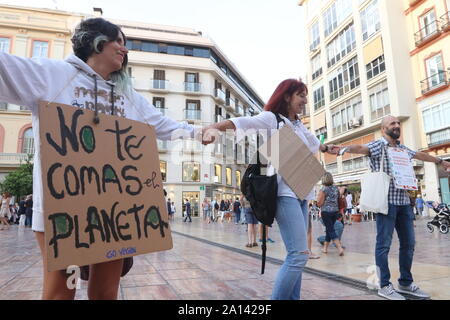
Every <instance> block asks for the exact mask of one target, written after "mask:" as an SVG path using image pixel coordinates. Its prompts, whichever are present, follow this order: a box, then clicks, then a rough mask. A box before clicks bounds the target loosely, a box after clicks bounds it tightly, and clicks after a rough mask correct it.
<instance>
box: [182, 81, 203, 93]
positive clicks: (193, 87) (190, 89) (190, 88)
mask: <svg viewBox="0 0 450 320" xmlns="http://www.w3.org/2000/svg"><path fill="white" fill-rule="evenodd" d="M201 88H202V84H201V83H199V82H185V83H184V91H185V92H186V93H200V91H201Z"/></svg>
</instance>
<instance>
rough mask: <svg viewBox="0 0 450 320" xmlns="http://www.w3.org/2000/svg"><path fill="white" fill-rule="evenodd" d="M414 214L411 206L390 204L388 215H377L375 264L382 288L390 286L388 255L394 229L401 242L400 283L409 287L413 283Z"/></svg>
mask: <svg viewBox="0 0 450 320" xmlns="http://www.w3.org/2000/svg"><path fill="white" fill-rule="evenodd" d="M413 218H414V213H413V212H412V208H411V206H410V205H404V206H396V205H391V204H389V211H388V214H387V215H383V214H377V244H376V247H375V262H376V265H377V267H378V268H379V278H380V287H384V286H387V285H389V283H390V278H391V273H390V272H389V265H388V255H389V249H390V248H391V243H392V235H393V233H394V228H395V230H397V235H398V240H399V242H400V254H399V265H400V278H399V279H398V283H399V284H400V285H402V286H409V285H410V284H411V283H412V282H413V277H412V274H411V267H412V262H413V256H414V245H415V236H414V225H413ZM378 268H377V269H378Z"/></svg>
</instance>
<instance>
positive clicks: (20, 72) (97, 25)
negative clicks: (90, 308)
mask: <svg viewBox="0 0 450 320" xmlns="http://www.w3.org/2000/svg"><path fill="white" fill-rule="evenodd" d="M72 43H73V50H74V53H75V54H73V55H71V56H69V57H68V58H67V59H66V60H65V61H62V60H50V59H27V58H22V57H18V56H13V55H9V54H6V53H1V52H0V101H6V102H9V103H13V104H17V105H21V106H27V107H28V108H30V110H31V112H32V125H33V133H34V139H35V144H36V145H37V146H38V145H39V114H38V110H37V109H38V101H39V100H44V101H50V102H58V103H63V104H69V105H73V106H74V107H79V108H85V109H90V110H94V111H95V114H96V115H97V113H98V112H102V113H106V114H112V115H117V116H121V117H125V118H128V119H131V120H137V121H141V122H144V123H148V124H150V125H152V126H154V128H155V131H156V135H157V137H158V139H161V140H169V139H175V138H178V137H182V136H185V135H186V131H187V132H188V133H189V135H190V136H191V137H193V136H194V127H193V126H191V125H188V124H186V123H179V122H177V121H174V120H171V119H169V118H167V117H164V116H162V114H161V113H160V112H158V111H157V110H156V108H155V107H153V106H152V105H151V104H149V102H147V100H146V99H145V98H144V97H143V96H141V95H140V94H138V93H137V92H136V91H134V90H133V88H132V87H131V85H130V81H129V79H128V77H127V76H126V73H125V70H126V66H127V62H128V57H127V53H128V50H127V48H126V47H125V44H126V38H125V35H124V34H123V32H122V31H121V30H120V28H119V27H118V26H116V25H114V24H112V23H110V22H108V21H106V20H104V19H102V18H95V19H88V20H85V21H83V22H81V23H80V24H79V25H78V26H77V28H76V29H75V32H74V35H73V37H72ZM93 121H94V122H98V117H97V116H96V117H95V118H94V119H93ZM180 129H181V130H180ZM182 129H184V130H182ZM176 133H178V135H177V134H176ZM41 176H42V174H41V165H40V154H39V148H36V154H35V156H34V172H33V194H34V204H33V227H32V228H33V230H34V231H35V233H36V238H37V240H38V243H39V245H40V248H41V252H42V253H44V213H43V209H42V178H41ZM42 256H43V260H44V286H43V294H42V297H43V299H73V298H74V297H75V289H69V288H68V286H67V285H66V282H67V274H66V273H65V272H62V271H56V272H47V271H46V270H47V268H46V257H45V256H46V255H45V254H42ZM122 268H123V260H122V259H121V260H115V261H111V262H106V263H100V264H95V265H91V266H90V277H89V288H88V295H89V298H90V299H117V292H118V287H119V281H120V275H121V273H122Z"/></svg>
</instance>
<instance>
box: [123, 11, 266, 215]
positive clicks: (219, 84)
mask: <svg viewBox="0 0 450 320" xmlns="http://www.w3.org/2000/svg"><path fill="white" fill-rule="evenodd" d="M114 22H115V23H117V24H118V25H120V26H121V27H122V30H123V31H124V33H125V34H126V35H127V38H128V39H127V41H128V42H127V47H128V49H129V50H130V52H129V74H130V75H131V77H132V79H133V82H134V87H135V89H136V90H137V91H138V92H140V93H141V94H142V95H143V96H145V97H146V98H147V99H148V100H149V101H150V102H152V103H153V104H154V105H155V106H156V107H158V108H160V111H161V112H162V113H163V114H165V115H167V116H168V117H170V118H172V119H175V120H178V121H187V122H189V123H192V124H195V125H208V124H211V123H214V122H218V121H221V120H223V119H227V118H231V117H237V116H244V115H251V114H256V113H259V112H260V111H261V110H262V107H263V101H262V100H261V98H260V97H259V96H258V95H257V94H256V92H255V91H254V89H252V87H251V86H250V84H249V83H248V82H247V81H246V80H245V79H244V78H243V76H242V75H241V74H240V73H239V71H238V70H237V69H236V68H235V67H234V66H233V64H232V63H231V62H230V61H229V59H228V58H227V57H226V56H225V54H224V53H223V52H222V51H221V50H220V48H219V47H218V46H217V45H216V44H215V43H214V42H213V41H212V40H211V39H208V38H207V37H204V36H202V34H201V32H198V31H195V30H193V29H189V28H180V27H169V26H161V25H152V24H145V23H141V22H131V21H117V20H116V21H114ZM159 149H160V160H161V172H162V173H163V178H164V181H165V184H164V186H165V189H166V191H167V193H168V196H167V197H168V198H170V199H171V200H172V201H174V202H175V206H176V208H177V210H178V211H177V212H179V210H180V209H181V208H182V202H184V201H183V199H189V200H190V202H191V204H192V205H193V208H194V215H197V214H199V213H200V211H201V202H202V201H203V199H204V198H205V197H207V198H208V199H210V200H211V199H215V200H217V201H219V202H220V200H222V199H235V198H236V197H237V196H239V195H240V191H239V186H240V180H241V177H242V175H243V174H244V171H245V168H246V167H245V166H243V165H239V164H237V163H241V164H243V163H245V161H247V163H248V160H249V159H250V157H251V155H252V153H253V152H254V149H253V150H252V148H250V147H249V146H248V145H245V143H242V144H235V142H234V140H233V138H232V137H228V138H227V137H226V136H223V140H222V141H221V142H220V143H217V144H216V145H215V146H213V145H211V146H208V147H206V148H204V147H202V145H201V143H199V142H197V141H192V140H191V141H189V140H187V141H173V142H162V141H159Z"/></svg>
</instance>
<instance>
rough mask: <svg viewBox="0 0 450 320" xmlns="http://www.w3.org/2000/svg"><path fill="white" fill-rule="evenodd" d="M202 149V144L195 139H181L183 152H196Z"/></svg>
mask: <svg viewBox="0 0 450 320" xmlns="http://www.w3.org/2000/svg"><path fill="white" fill-rule="evenodd" d="M202 151H203V145H202V144H201V142H200V141H197V140H183V152H187V153H193V152H195V153H198V152H202Z"/></svg>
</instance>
